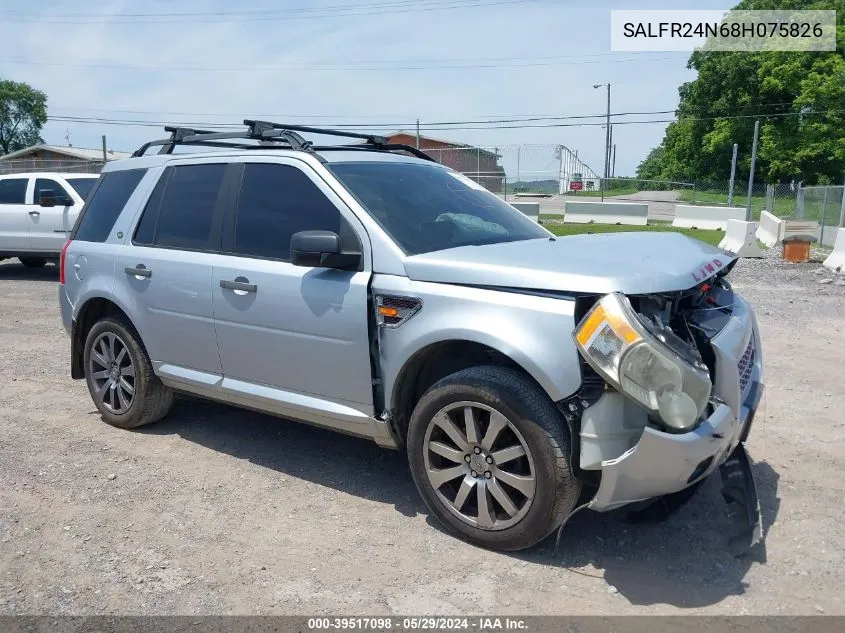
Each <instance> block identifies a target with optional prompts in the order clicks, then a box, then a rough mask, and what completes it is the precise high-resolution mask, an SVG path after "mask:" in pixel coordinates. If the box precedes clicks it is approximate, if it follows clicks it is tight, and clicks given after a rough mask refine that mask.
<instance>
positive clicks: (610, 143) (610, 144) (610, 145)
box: [606, 125, 613, 178]
mask: <svg viewBox="0 0 845 633" xmlns="http://www.w3.org/2000/svg"><path fill="white" fill-rule="evenodd" d="M612 148H613V126H612V125H611V126H610V137H609V138H608V139H607V163H606V164H607V177H608V178H610V173H611V167H610V162H611V160H612V157H611V153H612Z"/></svg>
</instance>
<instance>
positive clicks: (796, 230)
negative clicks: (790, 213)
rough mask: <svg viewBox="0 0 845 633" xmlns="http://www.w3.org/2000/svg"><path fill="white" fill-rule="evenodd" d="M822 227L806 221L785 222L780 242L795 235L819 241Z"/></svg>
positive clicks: (782, 226)
mask: <svg viewBox="0 0 845 633" xmlns="http://www.w3.org/2000/svg"><path fill="white" fill-rule="evenodd" d="M820 232H821V227H820V225H819V223H818V222H807V221H806V220H784V221H783V224H782V225H781V229H780V241H781V242H782V241H783V240H784V239H785V238H787V237H791V236H793V235H806V236H808V237H813V238H815V239H816V241H818V239H819V233H820Z"/></svg>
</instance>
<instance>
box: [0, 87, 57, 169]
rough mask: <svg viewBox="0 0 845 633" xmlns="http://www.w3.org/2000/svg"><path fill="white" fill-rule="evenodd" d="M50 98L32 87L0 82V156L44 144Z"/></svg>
mask: <svg viewBox="0 0 845 633" xmlns="http://www.w3.org/2000/svg"><path fill="white" fill-rule="evenodd" d="M46 122H47V95H46V94H44V93H43V92H41V91H40V90H36V89H35V88H33V87H32V86H30V85H29V84H25V83H23V82H17V81H9V80H0V153H2V154H8V153H9V152H14V151H17V150H19V149H23V148H24V147H29V146H30V145H36V144H37V143H43V141H42V139H41V128H42V127H43V126H44V124H45V123H46Z"/></svg>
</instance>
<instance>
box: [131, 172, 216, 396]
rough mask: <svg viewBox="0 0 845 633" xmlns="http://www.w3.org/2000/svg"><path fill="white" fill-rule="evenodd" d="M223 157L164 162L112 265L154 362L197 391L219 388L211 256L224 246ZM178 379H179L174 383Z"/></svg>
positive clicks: (167, 374)
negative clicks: (127, 241)
mask: <svg viewBox="0 0 845 633" xmlns="http://www.w3.org/2000/svg"><path fill="white" fill-rule="evenodd" d="M226 168H227V166H226V164H225V163H220V162H205V163H199V164H182V165H175V166H170V167H167V168H166V169H165V170H164V173H163V174H162V176H161V178H160V179H159V181H158V183H157V184H156V187H155V189H154V190H153V193H152V195H151V196H150V199H149V200H148V202H147V204H146V206H145V208H144V210H143V212H142V215H141V218H140V220H139V221H138V223H137V226H136V229H135V231H134V234H133V236H132V244H133V247H130V248H125V249H121V254H120V256H119V257H118V259H117V266H116V269H115V293H116V294H119V295H125V296H126V301H127V302H130V303H131V304H132V306H133V318H134V319H136V326H137V327H138V330H139V332H140V334H141V338H142V340H143V341H144V344H145V346H146V347H147V351H148V353H149V355H150V358H151V359H152V361H153V363H154V368H155V370H156V372H157V373H159V374H160V375H161V376H162V377H163V378H164V379H165V380H166V381H169V382H171V383H184V384H186V385H187V386H189V387H190V388H191V389H193V390H195V391H199V392H202V391H203V390H204V389H205V388H208V389H211V390H212V391H214V389H215V388H216V387H217V388H219V377H220V373H221V368H220V358H219V356H218V354H217V339H216V337H215V334H214V322H213V319H212V304H211V290H212V286H211V274H212V261H213V258H214V257H215V254H216V253H218V252H219V251H220V227H221V222H222V210H223V207H222V198H221V192H222V190H223V186H224V175H225V174H226ZM177 386H178V385H177Z"/></svg>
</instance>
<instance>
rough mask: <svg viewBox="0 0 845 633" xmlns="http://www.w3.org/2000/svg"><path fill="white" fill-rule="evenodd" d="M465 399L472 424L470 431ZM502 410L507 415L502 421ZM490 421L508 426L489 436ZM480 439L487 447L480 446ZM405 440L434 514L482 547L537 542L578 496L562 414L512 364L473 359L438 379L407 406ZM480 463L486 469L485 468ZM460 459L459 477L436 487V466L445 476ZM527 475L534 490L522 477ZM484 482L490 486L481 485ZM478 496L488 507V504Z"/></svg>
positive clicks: (502, 547) (515, 547) (518, 547)
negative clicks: (451, 429) (474, 363)
mask: <svg viewBox="0 0 845 633" xmlns="http://www.w3.org/2000/svg"><path fill="white" fill-rule="evenodd" d="M467 405H471V406H470V409H471V410H472V413H471V416H470V417H471V418H472V419H474V420H475V422H474V424H473V426H476V427H477V431H476V432H475V433H469V434H468V433H467V429H468V428H469V424H468V423H467V422H466V419H467V418H466V417H465V416H466V415H467V414H466V413H465V412H466V407H467ZM444 415H445V416H447V417H448V418H449V419H450V420H453V419H454V420H455V425H456V426H457V427H458V428H457V430H458V431H459V436H458V439H459V440H463V441H465V444H466V445H465V446H464V447H463V448H462V447H461V445H460V444H459V443H458V442H456V441H454V440H453V439H452V437H453V435H449V434H448V433H446V432H445V431H444V428H445V427H444V426H441V424H442V421H443V420H444V418H443V416H444ZM461 416H464V417H461ZM499 416H503V417H504V419H505V423H506V424H507V426H506V427H504V428H503V429H502V426H501V425H502V422H501V417H499ZM494 417H495V419H496V424H495V425H494V423H493V420H494ZM462 419H463V420H464V422H463V424H462V422H461V420H462ZM438 421H440V422H438ZM461 424H462V425H461ZM446 426H448V424H447V425H446ZM494 426H496V428H497V429H502V430H501V431H499V432H498V434H497V435H495V441H494V442H493V443H492V445H491V444H490V441H489V440H490V438H492V437H494V434H493V433H492V430H491V429H492V428H493V427H494ZM469 435H475V438H474V439H475V440H476V441H475V442H473V441H472V439H473V438H472V437H469ZM517 444H518V445H520V446H521V447H522V451H523V453H524V454H522V455H521V456H518V457H513V455H515V454H516V455H519V450H518V449H517V448H516V447H517ZM432 446H435V448H436V451H434V450H432V448H431V447H432ZM476 448H477V449H478V450H479V451H481V452H480V453H478V454H476ZM505 448H507V449H508V455H507V458H506V457H505V453H504V452H503V449H505ZM407 450H408V461H409V463H410V469H411V475H412V476H413V479H414V483H415V484H416V486H417V489H418V490H419V492H420V494H421V495H422V497H423V500H424V501H425V503H426V505H427V506H428V508H429V509H430V510H431V512H432V514H434V516H436V517H437V518H438V519H439V520H440V522H441V523H443V524H444V525H445V526H446V527H447V528H448V529H449V530H450V531H451V532H453V533H455V534H457V535H458V536H460V537H461V538H463V539H464V540H466V541H469V542H470V543H473V544H475V545H479V546H481V547H486V548H489V549H495V550H500V551H516V550H521V549H525V548H528V547H531V546H532V545H535V544H536V543H538V542H540V541H541V540H543V539H544V538H546V537H547V536H548V535H549V534H551V533H552V532H553V531H554V530H555V528H557V527H559V526H560V524H561V523H562V522H563V520H564V519H565V518H566V516H567V514H569V512H570V511H571V510H572V509H573V507H574V506H575V503H576V501H577V500H578V495H579V492H580V482H579V481H578V480H577V479H576V478H575V477H574V475H573V474H572V469H571V467H570V464H569V455H570V440H569V430H568V429H567V427H566V422H565V421H564V420H563V419H562V418H561V416H560V414H559V413H558V411H557V409H556V408H555V406H554V404H553V403H552V401H551V400H550V399H549V397H548V396H547V395H546V394H545V393H544V392H543V391H542V390H541V389H540V388H539V387H538V386H536V385H535V384H534V383H533V382H531V381H530V379H529V378H528V377H527V376H525V375H524V374H522V373H520V372H518V371H515V370H513V369H509V368H504V367H496V366H481V367H472V368H469V369H464V370H462V371H459V372H456V373H454V374H452V375H450V376H447V377H446V378H443V379H442V380H440V381H439V382H437V383H436V384H434V385H433V386H432V387H431V388H430V389H429V390H428V391H427V392H426V393H425V394H424V395H423V396H422V398H420V401H419V402H418V403H417V405H416V407H415V408H414V412H413V414H412V415H411V420H410V423H409V426H408V442H407ZM450 451H451V452H450ZM514 451H515V452H514ZM443 453H447V454H448V455H449V457H448V458H447V457H445V456H443ZM494 458H495V459H494ZM491 459H492V460H493V461H492V462H491V461H490V460H491ZM461 460H463V461H461ZM466 460H470V461H469V462H467V461H466ZM500 460H501V461H500ZM505 462H507V463H505ZM485 463H488V464H491V465H490V466H485V465H484V464H485ZM481 468H487V469H488V470H487V471H485V472H484V474H482V473H481V472H480V469H481ZM459 469H462V470H460V474H458V475H456V476H455V478H453V479H446V480H444V483H440V484H439V485H438V487H437V488H435V484H434V483H432V479H431V477H432V476H433V477H434V478H435V480H436V481H440V477H441V476H443V475H444V474H448V475H449V476H451V474H452V473H456V472H459ZM476 469H479V470H477V471H476ZM440 471H442V472H440ZM447 471H448V473H447ZM473 472H476V474H477V476H473V475H472V473H473ZM514 475H516V477H514ZM531 475H533V478H534V484H533V490H530V488H531V486H530V483H529V484H526V482H530V477H531ZM506 476H507V477H506ZM513 482H516V483H518V484H519V486H520V488H522V487H523V486H526V485H527V487H526V488H525V490H526V491H529V492H530V495H531V497H530V498H529V496H528V495H526V494H523V492H521V491H520V490H518V489H517V488H516V487H513V486H511V485H509V484H511V483H513ZM482 488H483V491H484V492H479V490H480V489H482ZM465 489H466V490H469V492H467V491H466V490H465ZM502 490H504V491H505V493H506V496H507V498H508V500H509V501H510V502H511V504H510V507H509V508H506V507H505V504H504V503H502V502H500V501H499V500H500V499H501V498H502V496H501V494H502ZM462 494H463V498H462V500H461V501H460V502H459V501H458V500H459V498H461V495H462ZM453 495H454V496H453ZM455 504H458V506H459V507H458V508H456V507H455ZM482 504H483V505H484V506H486V507H487V508H488V509H489V510H490V511H489V512H482ZM473 508H474V510H473ZM514 511H516V512H514ZM473 513H474V514H475V518H474V519H473ZM482 517H483V520H482ZM491 518H492V523H491Z"/></svg>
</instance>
